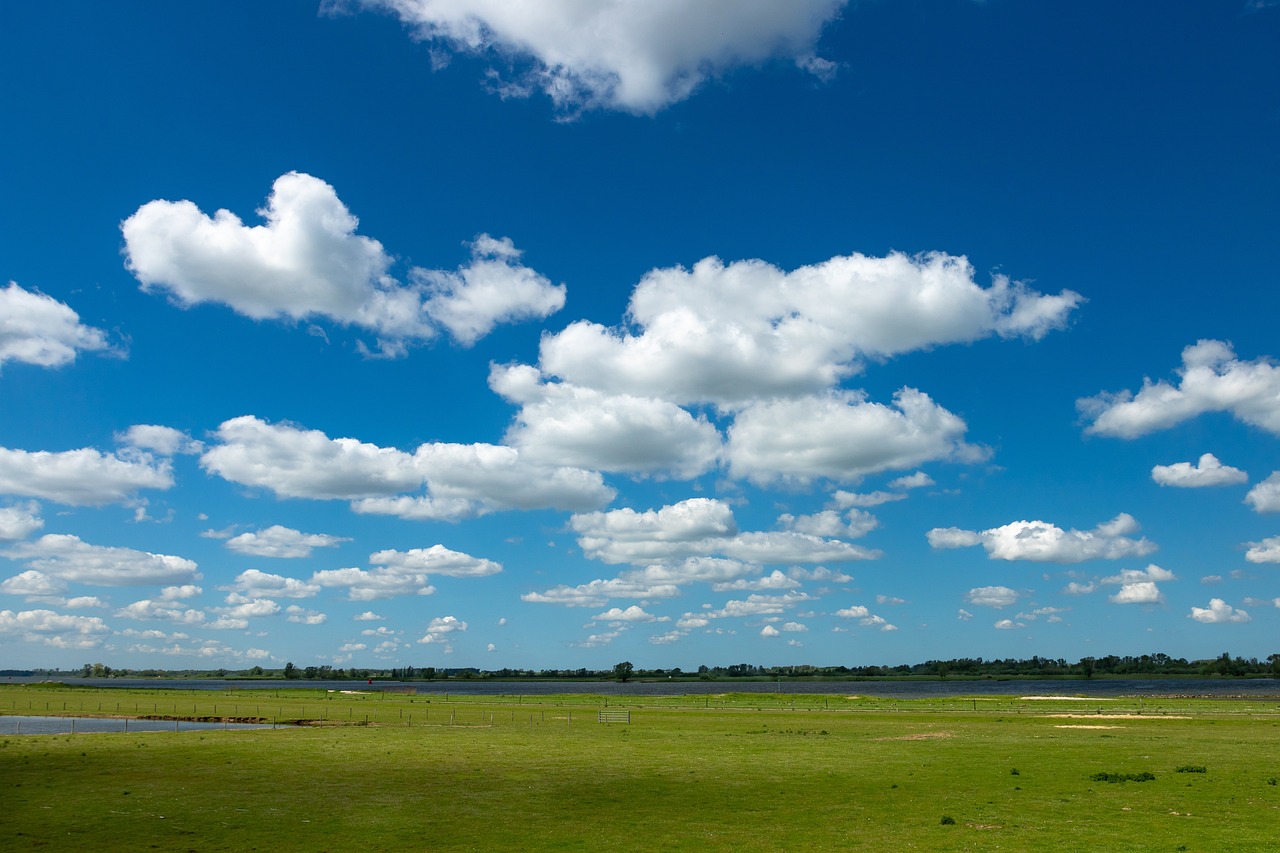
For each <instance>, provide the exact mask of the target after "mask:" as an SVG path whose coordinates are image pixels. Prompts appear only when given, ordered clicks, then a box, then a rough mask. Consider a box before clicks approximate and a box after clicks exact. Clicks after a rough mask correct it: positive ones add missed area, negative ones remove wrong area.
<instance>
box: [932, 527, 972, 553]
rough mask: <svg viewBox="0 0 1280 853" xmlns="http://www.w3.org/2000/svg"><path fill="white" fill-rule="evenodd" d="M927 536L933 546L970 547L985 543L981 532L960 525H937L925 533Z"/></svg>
mask: <svg viewBox="0 0 1280 853" xmlns="http://www.w3.org/2000/svg"><path fill="white" fill-rule="evenodd" d="M925 538H926V539H928V540H929V546H930V547H932V548H968V547H970V546H972V545H981V544H982V543H983V536H982V534H981V533H978V532H977V531H976V530H961V529H960V528H959V527H935V528H933V529H932V530H930V531H929V532H928V533H926V534H925Z"/></svg>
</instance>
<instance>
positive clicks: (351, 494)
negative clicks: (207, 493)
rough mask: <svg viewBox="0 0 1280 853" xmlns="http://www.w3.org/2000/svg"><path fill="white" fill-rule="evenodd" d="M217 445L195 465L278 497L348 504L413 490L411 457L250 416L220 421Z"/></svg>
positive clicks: (415, 475)
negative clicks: (375, 496) (266, 490)
mask: <svg viewBox="0 0 1280 853" xmlns="http://www.w3.org/2000/svg"><path fill="white" fill-rule="evenodd" d="M217 437H218V439H219V441H220V442H221V443H220V444H218V445H216V446H214V447H212V448H210V449H209V450H207V451H206V452H205V453H204V455H203V456H202V457H201V458H200V464H201V465H202V466H203V467H204V468H205V470H207V471H209V472H210V473H212V474H217V475H218V476H220V477H222V478H223V479H226V480H230V481H231V482H233V483H240V484H241V485H245V486H258V487H261V488H265V489H269V490H271V491H272V492H274V493H275V494H276V495H278V496H280V497H287V498H315V499H326V498H329V499H342V498H346V499H351V498H360V497H366V496H370V495H383V494H389V493H395V492H403V491H409V490H411V489H416V488H417V487H418V486H419V485H420V484H421V483H422V475H421V474H420V473H419V472H418V470H417V469H416V467H415V465H414V460H413V456H412V455H410V454H408V453H404V452H402V451H400V450H396V449H394V448H386V447H378V446H377V445H373V444H366V443H364V442H360V441H357V440H356V439H353V438H336V439H330V438H329V437H328V436H326V435H325V434H324V433H322V432H320V431H319V430H306V429H302V428H299V427H295V426H292V425H288V424H269V423H267V422H265V421H262V420H259V419H258V418H255V417H253V416H252V415H244V416H241V417H238V418H232V419H231V420H229V421H224V422H223V423H222V424H221V425H220V426H219V427H218V431H217Z"/></svg>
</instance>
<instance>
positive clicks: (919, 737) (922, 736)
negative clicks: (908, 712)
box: [876, 732, 955, 740]
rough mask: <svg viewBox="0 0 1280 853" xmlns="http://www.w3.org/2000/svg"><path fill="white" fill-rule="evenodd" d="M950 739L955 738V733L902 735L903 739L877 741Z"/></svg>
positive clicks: (891, 738)
mask: <svg viewBox="0 0 1280 853" xmlns="http://www.w3.org/2000/svg"><path fill="white" fill-rule="evenodd" d="M949 737H955V733H954V732H920V733H918V734H914V735H902V736H901V737H880V738H876V740H944V739H946V738H949Z"/></svg>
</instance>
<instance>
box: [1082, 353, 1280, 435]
mask: <svg viewBox="0 0 1280 853" xmlns="http://www.w3.org/2000/svg"><path fill="white" fill-rule="evenodd" d="M1177 373H1178V377H1179V382H1178V383H1177V384H1176V385H1173V384H1170V383H1168V382H1166V381H1164V380H1160V381H1159V382H1152V381H1151V380H1150V379H1144V380H1143V383H1142V390H1140V391H1139V392H1138V393H1137V394H1134V393H1132V392H1130V391H1122V392H1120V393H1118V394H1099V395H1097V396H1095V397H1089V398H1086V399H1082V400H1080V401H1078V403H1077V405H1078V406H1079V408H1080V411H1081V412H1082V413H1083V414H1084V415H1085V416H1086V417H1092V418H1093V423H1092V424H1091V425H1090V426H1089V427H1088V428H1087V430H1086V432H1090V433H1096V434H1098V435H1109V436H1115V437H1117V438H1137V437H1139V436H1143V435H1147V434H1148V433H1152V432H1156V431H1157V430H1162V429H1168V428H1170V427H1172V426H1176V425H1177V424H1180V423H1182V422H1183V421H1186V420H1189V419H1191V418H1194V417H1196V416H1198V415H1202V414H1204V413H1206V412H1227V413H1229V414H1231V415H1232V416H1233V417H1235V418H1237V419H1239V420H1241V421H1243V422H1244V423H1247V424H1250V425H1252V426H1256V427H1260V428H1262V429H1264V430H1266V431H1267V432H1270V433H1272V434H1273V435H1280V366H1277V365H1276V364H1275V363H1273V362H1272V361H1271V360H1270V359H1265V358H1260V359H1257V360H1255V361H1240V360H1239V359H1237V358H1236V357H1235V352H1234V351H1233V350H1232V348H1231V344H1229V343H1225V342H1223V341H1215V340H1201V341H1197V342H1196V343H1195V344H1194V345H1192V346H1189V347H1187V348H1186V349H1184V350H1183V351H1182V367H1180V368H1179V369H1178V371H1177Z"/></svg>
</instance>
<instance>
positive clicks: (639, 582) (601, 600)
mask: <svg viewBox="0 0 1280 853" xmlns="http://www.w3.org/2000/svg"><path fill="white" fill-rule="evenodd" d="M679 594H680V587H679V586H678V585H676V584H674V583H658V584H651V583H646V582H645V581H644V580H643V579H630V578H627V577H618V578H610V579H608V580H600V579H597V580H593V581H589V582H587V583H584V584H579V585H577V586H568V585H565V584H561V585H560V586H556V587H553V588H551V589H549V590H547V591H546V592H527V593H524V594H523V595H521V596H520V600H521V601H528V602H533V603H538V604H561V605H564V606H565V607H601V606H603V605H604V604H606V603H608V601H609V600H610V599H612V598H637V599H642V600H643V599H650V598H672V597H674V596H677V595H679Z"/></svg>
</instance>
